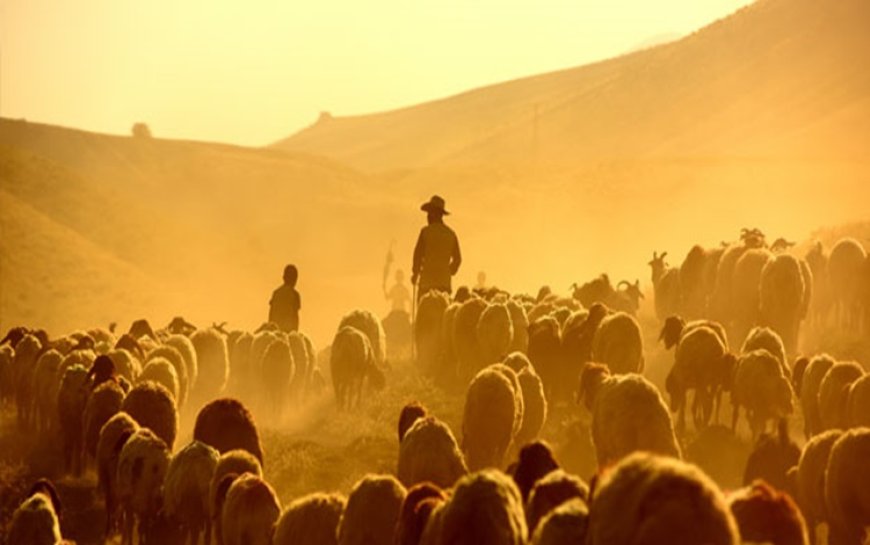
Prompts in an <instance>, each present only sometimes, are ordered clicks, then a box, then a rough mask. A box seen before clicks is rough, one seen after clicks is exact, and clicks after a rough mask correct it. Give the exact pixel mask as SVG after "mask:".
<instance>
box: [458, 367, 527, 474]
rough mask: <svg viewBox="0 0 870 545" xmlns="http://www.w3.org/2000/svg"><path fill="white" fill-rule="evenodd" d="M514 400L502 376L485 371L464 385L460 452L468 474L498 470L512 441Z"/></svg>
mask: <svg viewBox="0 0 870 545" xmlns="http://www.w3.org/2000/svg"><path fill="white" fill-rule="evenodd" d="M516 406H517V399H516V394H515V392H514V386H513V384H512V383H511V381H510V379H508V378H507V377H506V376H505V375H504V374H503V373H501V372H499V371H498V370H495V369H491V368H485V369H483V370H482V371H480V372H479V373H478V374H477V375H476V376H475V377H474V379H472V381H471V383H470V384H469V385H468V391H467V392H466V395H465V408H464V411H463V417H462V450H463V452H464V453H465V461H466V463H467V464H468V468H469V469H470V470H471V471H477V470H478V469H481V468H484V467H498V466H500V465H501V463H502V460H503V458H504V454H505V452H506V451H507V449H508V446H510V444H511V441H512V439H513V432H514V424H515V418H516V412H517V409H516Z"/></svg>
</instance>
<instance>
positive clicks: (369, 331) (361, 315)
mask: <svg viewBox="0 0 870 545" xmlns="http://www.w3.org/2000/svg"><path fill="white" fill-rule="evenodd" d="M345 326H349V327H353V328H355V329H356V330H357V331H362V332H363V333H364V334H365V335H366V337H368V339H369V344H370V345H371V347H372V353H373V355H374V361H375V364H376V365H378V366H382V365H384V364H385V363H386V361H387V342H386V340H385V338H384V328H383V327H382V326H381V321H380V320H378V317H377V316H375V315H374V314H372V313H371V312H370V311H368V310H354V311H352V312H350V313H348V314H346V315H345V316H344V318H342V319H341V322H340V323H339V324H338V329H339V331H340V330H341V328H343V327H345Z"/></svg>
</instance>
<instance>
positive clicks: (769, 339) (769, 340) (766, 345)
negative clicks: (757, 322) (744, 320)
mask: <svg viewBox="0 0 870 545" xmlns="http://www.w3.org/2000/svg"><path fill="white" fill-rule="evenodd" d="M759 349H763V350H767V351H768V352H769V353H770V355H772V356H774V357H775V358H776V360H777V361H778V362H779V365H780V367H782V374H783V375H785V376H786V377H791V369H789V367H788V356H786V351H785V345H784V344H783V342H782V339H781V338H780V336H779V334H778V333H777V332H776V331H774V330H772V329H770V328H768V327H754V328H752V330H751V331H750V332H749V334H748V335H747V336H746V340H745V341H743V346H742V347H741V348H740V353H741V354H748V353H750V352H752V351H753V350H759Z"/></svg>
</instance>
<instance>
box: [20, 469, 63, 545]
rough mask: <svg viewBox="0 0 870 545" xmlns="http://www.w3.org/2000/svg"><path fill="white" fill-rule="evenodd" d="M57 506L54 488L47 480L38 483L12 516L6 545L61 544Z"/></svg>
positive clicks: (57, 501)
mask: <svg viewBox="0 0 870 545" xmlns="http://www.w3.org/2000/svg"><path fill="white" fill-rule="evenodd" d="M59 505H60V504H59V500H58V497H57V492H56V491H55V490H54V486H53V485H52V484H51V483H50V482H49V481H45V480H42V481H41V482H38V483H37V484H36V485H34V487H33V488H32V489H31V490H30V493H29V494H28V496H27V498H26V499H25V500H24V501H23V502H21V504H20V505H19V506H18V508H16V509H15V512H14V513H12V518H11V519H10V520H9V526H8V529H7V534H6V543H9V544H10V545H12V544H16V545H17V544H20V545H60V544H61V543H62V542H61V533H60V521H59V520H58V519H59V517H58V515H59V513H58V512H57V510H58V509H59ZM63 543H65V542H63Z"/></svg>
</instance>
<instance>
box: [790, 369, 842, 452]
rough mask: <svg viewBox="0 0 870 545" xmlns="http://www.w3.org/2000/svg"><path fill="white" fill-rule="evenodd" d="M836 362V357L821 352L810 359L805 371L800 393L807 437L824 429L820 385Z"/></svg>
mask: <svg viewBox="0 0 870 545" xmlns="http://www.w3.org/2000/svg"><path fill="white" fill-rule="evenodd" d="M834 363H835V362H834V358H832V357H831V356H829V355H827V354H820V355H818V356H815V357H814V358H812V359H811V360H810V362H809V363H808V364H807V368H806V371H804V376H803V380H801V385H800V392H798V394H799V397H800V402H801V409H802V411H803V415H804V435H805V436H806V438H807V439H809V438H810V437H812V436H813V435H815V434H817V433H820V432H822V431H823V430H824V428H823V426H822V417H821V415H820V414H819V387H820V386H821V385H822V380H823V379H824V378H825V374H826V373H827V372H828V370H829V369H830V368H831V367H833V365H834Z"/></svg>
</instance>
